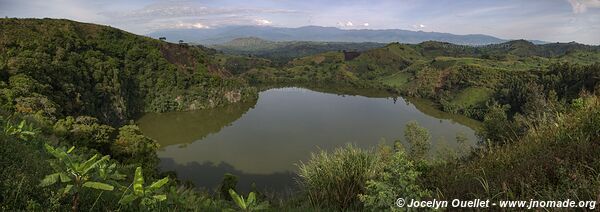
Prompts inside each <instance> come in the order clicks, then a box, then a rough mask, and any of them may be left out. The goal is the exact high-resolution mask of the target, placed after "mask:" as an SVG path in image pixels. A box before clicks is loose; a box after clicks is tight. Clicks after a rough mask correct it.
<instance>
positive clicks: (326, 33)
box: [148, 26, 545, 45]
mask: <svg viewBox="0 0 600 212" xmlns="http://www.w3.org/2000/svg"><path fill="white" fill-rule="evenodd" d="M148 36H150V37H153V38H159V37H166V38H167V40H168V41H172V42H178V41H179V40H183V41H185V42H190V43H199V44H203V45H214V44H222V43H226V42H229V41H231V40H234V39H236V38H242V37H256V38H260V39H264V40H269V41H319V42H355V43H356V42H377V43H391V42H400V43H411V44H415V43H421V42H424V41H441V42H448V43H454V44H461V45H487V44H497V43H502V42H506V41H508V40H504V39H500V38H497V37H493V36H489V35H482V34H470V35H455V34H450V33H440V32H424V31H410V30H402V29H382V30H372V29H357V30H346V29H339V28H335V27H321V26H305V27H299V28H282V27H270V26H227V27H219V28H209V29H169V30H160V31H156V32H152V33H150V34H148ZM532 42H533V43H535V44H543V43H545V42H543V41H532Z"/></svg>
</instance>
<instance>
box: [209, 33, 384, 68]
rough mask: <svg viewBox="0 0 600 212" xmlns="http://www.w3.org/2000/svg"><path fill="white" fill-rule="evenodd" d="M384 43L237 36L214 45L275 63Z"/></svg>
mask: <svg viewBox="0 0 600 212" xmlns="http://www.w3.org/2000/svg"><path fill="white" fill-rule="evenodd" d="M384 45H385V44H383V43H368V42H367V43H346V42H313V41H279V42H274V41H267V40H263V39H260V38H256V37H248V38H237V39H233V40H231V41H229V42H226V43H223V44H218V45H212V46H210V47H211V48H215V49H216V50H219V51H222V52H224V53H226V54H233V55H242V56H250V57H260V58H266V59H269V60H271V61H273V62H274V63H275V64H285V63H287V62H289V61H291V60H293V59H294V58H298V57H304V56H309V55H314V54H318V53H324V52H330V51H342V50H346V51H365V50H368V49H373V48H379V47H382V46H384Z"/></svg>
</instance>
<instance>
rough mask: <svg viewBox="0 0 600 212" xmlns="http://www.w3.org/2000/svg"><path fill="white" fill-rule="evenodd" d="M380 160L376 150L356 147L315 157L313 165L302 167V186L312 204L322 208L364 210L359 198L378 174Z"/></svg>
mask: <svg viewBox="0 0 600 212" xmlns="http://www.w3.org/2000/svg"><path fill="white" fill-rule="evenodd" d="M376 164H377V157H376V155H375V154H373V151H372V150H362V149H359V148H357V147H355V146H353V145H348V146H346V147H343V148H337V149H335V150H334V151H333V152H331V153H328V152H326V151H320V152H319V153H313V154H312V155H311V159H310V162H309V163H306V164H305V163H301V164H300V165H299V184H300V188H302V189H303V192H304V193H305V195H306V197H307V198H308V201H309V203H310V204H311V205H312V206H313V207H318V208H336V209H351V208H358V207H360V204H361V203H360V201H359V199H358V195H359V194H362V193H364V192H365V186H366V185H365V184H366V182H367V181H368V180H370V179H372V178H374V176H375V175H376V173H377V169H378V168H377V165H376Z"/></svg>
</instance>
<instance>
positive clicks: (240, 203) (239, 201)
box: [229, 189, 269, 211]
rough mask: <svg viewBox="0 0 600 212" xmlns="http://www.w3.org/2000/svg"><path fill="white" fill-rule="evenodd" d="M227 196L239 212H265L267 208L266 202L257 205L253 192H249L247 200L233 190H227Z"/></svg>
mask: <svg viewBox="0 0 600 212" xmlns="http://www.w3.org/2000/svg"><path fill="white" fill-rule="evenodd" d="M229 195H231V199H233V202H235V204H236V205H237V207H238V208H239V209H240V210H241V211H257V210H265V209H267V208H268V207H269V203H268V202H262V203H259V202H258V200H257V199H256V194H255V193H254V192H250V193H249V194H248V198H247V199H244V197H243V196H240V195H239V194H237V193H236V192H235V191H234V190H233V189H229Z"/></svg>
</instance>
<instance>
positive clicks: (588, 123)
mask: <svg viewBox="0 0 600 212" xmlns="http://www.w3.org/2000/svg"><path fill="white" fill-rule="evenodd" d="M278 51H282V50H278ZM289 51H296V50H295V48H290V50H289ZM599 61H600V47H598V46H588V45H582V44H577V43H551V44H543V45H534V44H532V43H530V42H528V41H524V40H516V41H510V42H507V43H502V44H493V45H487V46H477V47H474V46H462V45H454V44H450V43H442V42H434V41H430V42H424V43H420V44H399V43H391V44H388V45H386V46H383V47H378V48H373V49H369V50H364V51H354V50H350V49H349V50H347V51H343V50H338V51H330V52H324V53H319V54H315V55H309V56H304V57H299V58H295V59H293V60H291V61H289V62H287V63H278V62H273V61H271V60H269V58H258V57H256V56H253V57H247V56H241V55H237V56H233V55H224V54H221V53H219V52H217V51H216V50H213V49H209V48H205V47H202V46H191V45H186V44H184V43H181V44H172V43H168V42H164V41H160V40H154V39H151V38H147V37H143V36H137V35H134V34H130V33H127V32H124V31H121V30H118V29H115V28H112V27H108V26H100V25H94V24H85V23H78V22H74V21H69V20H56V19H8V18H4V19H0V126H2V127H1V128H2V131H1V132H0V142H1V143H0V144H1V145H2V148H1V149H0V161H1V162H0V209H2V210H7V211H13V210H33V211H49V210H50V211H64V210H72V211H79V210H81V211H140V210H149V211H155V210H159V211H222V210H233V211H239V210H241V211H253V210H272V211H282V210H285V211H289V210H298V211H307V210H311V211H312V210H315V211H318V210H332V211H338V210H359V211H360V210H367V211H379V210H399V209H402V208H397V207H396V206H395V203H394V202H393V201H390V200H395V199H396V198H397V197H405V198H413V199H423V200H426V199H432V198H437V199H448V198H450V199H452V198H486V199H491V200H529V199H533V198H535V199H543V200H552V199H576V200H596V199H598V197H599V196H600V193H599V191H600V178H599V175H598V170H600V160H598V158H597V157H596V156H597V155H598V154H600V145H598V142H600V127H599V126H600V100H599V99H598V92H600V83H599V82H600V63H599ZM281 83H285V84H297V83H304V84H306V83H309V84H312V85H315V86H317V85H319V84H328V85H332V84H335V85H340V86H347V87H369V88H375V89H381V90H385V91H388V92H393V93H396V94H397V95H402V96H414V97H420V98H424V99H428V101H431V102H432V103H433V104H434V105H436V106H437V107H439V108H440V109H441V110H444V111H448V112H452V113H459V114H464V115H466V116H469V117H471V118H473V119H476V120H479V121H481V122H482V126H481V128H480V129H479V132H478V136H479V142H478V143H479V145H478V146H476V147H470V148H465V149H463V150H462V151H461V152H454V154H446V155H444V156H443V157H442V156H439V157H432V156H431V155H430V154H428V152H429V151H430V149H431V148H430V146H431V141H430V136H429V132H428V130H427V129H425V128H423V127H421V126H419V125H418V123H414V122H413V123H409V124H408V125H407V126H406V130H405V133H404V134H405V138H404V140H403V141H404V142H405V143H408V145H401V144H400V143H401V142H397V144H396V145H393V146H386V145H381V146H378V147H373V148H371V149H361V148H357V147H355V146H352V145H349V146H346V147H340V148H338V149H336V150H335V151H333V152H326V151H322V152H318V153H315V154H313V156H312V158H311V160H309V161H304V162H302V163H301V164H300V166H299V169H298V171H297V175H298V187H299V189H298V191H296V192H295V193H294V195H293V196H292V197H289V198H281V197H278V196H277V195H273V194H268V193H264V192H262V191H260V190H254V191H252V192H250V193H247V194H246V193H244V194H242V193H238V192H237V190H236V182H237V177H236V176H233V175H225V176H223V182H222V184H221V185H220V187H219V188H218V190H217V191H216V192H213V191H210V190H208V189H210V188H197V187H194V185H192V184H190V183H189V182H182V181H180V180H178V179H177V176H176V173H164V172H161V171H160V170H158V168H157V163H158V160H159V159H158V157H157V153H156V151H157V150H158V148H159V146H158V144H157V142H156V141H154V140H152V139H150V138H148V137H146V136H144V135H143V134H142V132H141V131H140V129H139V128H138V127H137V126H136V125H135V123H134V122H133V121H132V120H134V119H135V118H136V117H137V116H138V115H139V114H141V113H144V112H165V111H176V110H196V109H203V108H212V107H220V106H223V105H227V104H240V102H252V101H255V100H256V98H257V92H258V90H259V89H258V88H259V87H265V86H267V87H268V86H276V85H278V84H281ZM456 140H457V142H461V141H462V142H464V138H462V137H460V136H457V138H456Z"/></svg>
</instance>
